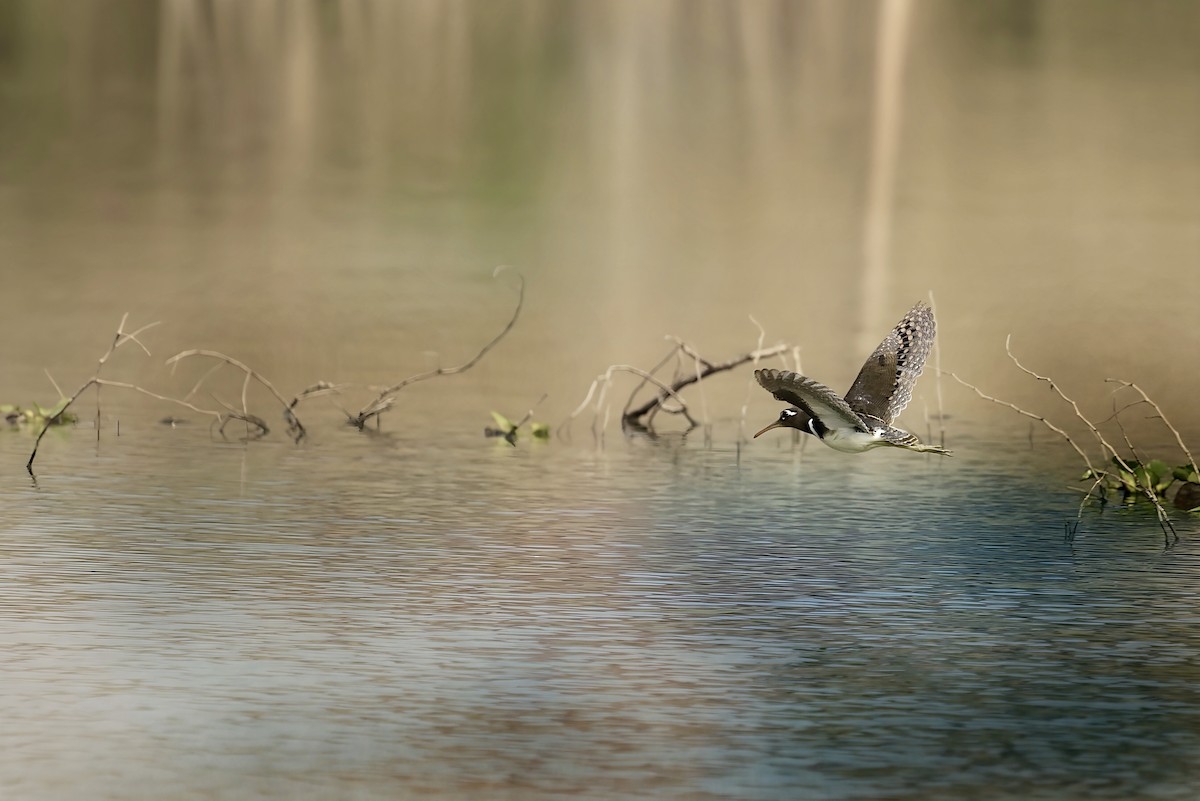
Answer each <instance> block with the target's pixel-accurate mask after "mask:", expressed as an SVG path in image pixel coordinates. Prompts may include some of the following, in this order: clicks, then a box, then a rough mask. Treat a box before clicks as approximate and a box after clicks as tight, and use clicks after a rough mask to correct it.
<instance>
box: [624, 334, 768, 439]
mask: <svg viewBox="0 0 1200 801" xmlns="http://www.w3.org/2000/svg"><path fill="white" fill-rule="evenodd" d="M788 347H789V346H788V345H784V344H779V345H773V346H772V347H769V348H759V349H757V350H753V351H750V352H749V353H743V354H741V355H739V356H735V357H734V358H732V359H729V360H728V361H724V362H720V363H713V362H708V361H704V362H703V364H704V365H705V366H704V367H703V368H702V369H700V370H697V371H696V372H695V373H694V374H692V375H687V376H682V377H680V378H678V379H676V380H675V381H673V382H671V385H670V392H667V391H666V387H664V386H662V384H661V383H660V384H659V386H660V389H662V390H663V391H661V392H660V393H659V394H658V395H657V396H655V397H654V398H651V399H650V400H648V401H646V402H645V403H643V404H642V405H641V406H638V407H637V408H635V409H629V408H628V404H627V405H626V410H625V412H624V413H623V414H622V420H623V421H624V422H626V423H637V422H638V420H639V419H640V418H642V417H643V416H645V415H646V414H647V413H649V412H651V411H652V410H654V409H657V408H658V407H661V406H662V405H663V403H664V402H665V401H666V400H667V398H668V397H670V398H675V399H677V398H678V394H677V393H678V392H679V390H681V389H683V388H684V387H687V386H690V385H691V384H694V383H696V382H697V381H701V380H703V379H705V378H708V377H709V376H710V375H713V374H714V373H721V372H725V371H726V370H732V369H733V368H734V367H738V366H739V365H743V364H745V363H746V362H750V361H758V360H760V359H763V358H766V357H768V356H775V355H777V354H780V353H784V352H786V351H787V350H788ZM689 350H690V349H689ZM630 400H631V401H632V396H631V398H630ZM664 411H669V410H665V409H664ZM689 420H690V418H689Z"/></svg>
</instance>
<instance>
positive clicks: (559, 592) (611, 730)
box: [0, 429, 1200, 799]
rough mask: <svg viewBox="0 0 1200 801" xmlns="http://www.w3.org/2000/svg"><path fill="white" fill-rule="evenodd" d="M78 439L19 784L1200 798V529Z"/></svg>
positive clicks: (1017, 484) (45, 512)
mask: <svg viewBox="0 0 1200 801" xmlns="http://www.w3.org/2000/svg"><path fill="white" fill-rule="evenodd" d="M0 444H2V445H3V451H2V454H0V455H2V456H3V458H4V459H5V460H6V462H12V463H17V457H18V456H19V453H17V451H19V450H20V449H21V447H22V446H23V445H24V444H26V443H25V442H24V441H23V440H22V438H19V437H16V436H12V437H7V438H5V439H4V440H0ZM71 444H72V446H73V449H72V451H71V452H64V451H63V450H62V449H59V450H57V451H56V453H55V472H54V473H47V474H45V475H43V476H42V477H41V479H40V481H39V484H38V486H37V487H36V488H35V487H32V486H29V485H28V484H27V483H26V482H25V480H23V479H21V478H19V476H17V475H15V471H11V472H10V473H9V478H8V479H6V480H5V481H4V484H3V485H2V486H0V493H2V496H3V502H4V506H5V508H6V509H7V510H14V511H13V513H12V517H11V518H10V522H9V524H8V525H6V527H5V531H4V536H3V539H2V541H0V556H2V558H3V561H4V563H5V565H6V570H5V572H4V580H3V585H2V587H0V592H2V597H3V599H4V605H5V608H6V609H7V610H9V611H8V612H7V614H6V616H5V617H6V619H7V623H6V625H5V627H4V633H3V635H2V636H3V641H4V647H3V649H2V650H0V652H2V653H3V656H2V657H0V661H2V662H3V672H4V674H5V675H6V676H7V677H8V678H7V679H6V682H5V690H4V692H3V694H2V696H0V697H2V698H3V710H0V711H2V712H3V717H4V720H5V721H6V723H5V726H4V728H3V731H2V732H0V740H2V742H0V746H2V747H0V753H3V754H4V756H3V757H2V758H0V785H2V786H4V787H5V794H6V795H11V796H12V797H14V798H22V799H50V798H54V799H61V798H81V797H84V796H82V795H81V792H82V788H87V795H86V797H88V798H89V799H99V798H122V799H129V798H160V797H162V795H161V792H162V789H161V783H162V782H166V783H167V784H168V786H170V787H171V788H173V791H172V796H171V797H178V798H199V797H235V796H236V797H239V798H267V797H271V798H278V797H289V798H314V799H315V798H330V797H338V798H395V797H422V798H446V799H459V798H477V797H484V796H486V797H489V798H513V799H517V798H521V799H531V798H552V797H563V796H568V795H569V796H571V797H576V796H578V797H583V798H596V799H601V798H604V799H612V798H645V797H661V798H681V799H682V798H688V799H691V798H707V797H712V798H719V797H735V798H741V799H756V798H762V799H768V798H769V799H781V798H795V797H819V798H864V797H865V798H878V797H905V798H922V799H930V798H945V799H951V798H964V797H983V798H992V797H1014V798H1015V797H1047V798H1095V797H1113V798H1127V797H1133V796H1137V795H1138V794H1139V793H1140V792H1141V791H1142V790H1143V789H1144V788H1146V787H1148V786H1153V787H1155V788H1156V794H1161V797H1166V798H1170V797H1179V798H1183V797H1188V796H1190V794H1192V793H1194V792H1195V790H1196V789H1197V788H1196V785H1195V783H1194V777H1195V766H1196V764H1197V762H1196V759H1197V755H1198V754H1197V749H1198V748H1200V727H1198V726H1197V725H1196V722H1197V715H1200V690H1197V687H1198V686H1200V685H1198V684H1197V679H1198V678H1200V665H1198V660H1200V636H1198V635H1197V634H1196V624H1197V622H1200V621H1198V620H1197V619H1196V616H1195V615H1190V614H1188V613H1186V611H1181V610H1186V609H1188V608H1190V605H1191V604H1190V598H1191V595H1192V586H1193V584H1194V581H1193V578H1194V574H1195V570H1196V568H1197V566H1198V565H1197V561H1198V559H1200V557H1198V555H1197V553H1196V549H1195V548H1194V547H1193V546H1192V545H1191V543H1192V541H1193V540H1192V539H1190V538H1188V539H1185V540H1184V541H1183V542H1182V543H1181V544H1180V545H1179V546H1178V547H1177V548H1175V549H1174V550H1172V551H1169V552H1166V553H1163V552H1161V551H1160V550H1159V547H1160V546H1159V540H1158V537H1157V534H1156V532H1155V531H1154V528H1153V523H1152V516H1150V515H1141V516H1139V518H1140V519H1139V520H1137V521H1130V522H1123V521H1122V519H1121V517H1120V516H1119V515H1118V516H1115V517H1114V516H1113V515H1111V514H1108V515H1105V516H1103V517H1090V518H1088V520H1087V521H1086V522H1085V534H1084V536H1082V537H1081V539H1080V540H1079V541H1077V543H1076V544H1075V547H1074V548H1073V549H1072V548H1071V547H1068V546H1066V545H1065V544H1064V543H1063V541H1062V537H1061V530H1062V529H1061V527H1062V522H1063V520H1064V519H1065V518H1067V517H1070V516H1071V515H1072V514H1073V506H1072V500H1071V499H1070V497H1069V496H1068V497H1064V496H1062V495H1060V494H1058V493H1053V494H1049V495H1048V494H1046V493H1045V491H1044V490H1041V489H1038V488H1037V486H1038V485H1039V484H1040V482H1034V481H1031V482H1029V483H1025V482H1021V481H1014V480H1013V479H1011V478H1005V477H1003V476H1002V475H1001V474H1000V473H999V472H998V470H997V468H996V466H995V463H994V462H990V461H985V460H980V459H972V458H970V457H967V458H962V457H956V458H955V459H954V460H953V464H952V465H951V464H949V461H950V460H940V461H936V462H935V461H933V460H932V459H926V458H922V457H916V456H914V455H912V454H906V453H896V454H885V455H883V457H882V458H873V457H874V456H875V454H869V455H865V456H861V457H844V456H842V455H839V454H835V453H829V452H825V450H824V449H820V451H819V452H809V453H807V454H804V455H801V454H800V453H798V452H797V451H793V450H791V449H790V448H789V447H787V446H786V445H779V446H778V447H758V448H755V449H753V450H749V451H745V452H743V453H742V455H741V459H740V463H739V459H738V458H737V455H736V454H735V453H734V452H732V451H729V450H719V449H718V450H705V449H701V448H697V447H695V446H684V447H682V448H678V447H672V446H669V445H668V446H664V447H659V448H643V447H632V448H630V447H626V446H624V445H620V446H616V447H614V448H611V449H610V450H608V451H591V450H585V449H573V448H569V447H564V446H558V447H555V445H553V444H551V445H550V446H546V447H538V446H533V447H531V446H530V445H529V443H525V444H524V446H523V447H522V448H517V449H513V448H509V447H507V446H503V445H500V446H497V447H494V448H493V447H491V446H492V443H483V442H482V440H480V441H476V440H474V439H462V440H458V441H456V442H448V443H445V444H444V447H443V448H442V449H439V450H436V451H429V450H418V449H417V448H415V447H413V446H410V445H405V444H404V443H403V442H402V441H401V440H394V441H392V442H391V443H390V444H389V442H388V441H387V440H381V439H367V438H363V437H361V436H359V435H356V434H351V433H349V432H348V433H347V434H346V436H345V438H344V441H341V442H338V443H336V445H335V444H332V443H329V444H326V445H321V446H311V447H308V448H306V449H305V448H302V449H298V450H297V449H292V448H291V447H290V446H278V447H271V446H269V445H266V446H261V447H260V446H256V447H253V448H250V449H249V450H246V451H243V450H242V449H241V448H220V447H214V446H211V445H209V444H208V442H207V438H206V437H205V436H204V434H203V432H201V431H185V430H183V429H179V430H176V431H171V430H170V429H162V430H161V431H159V432H150V433H148V434H145V435H142V436H138V437H133V438H130V437H122V438H121V440H119V441H112V440H110V441H107V442H106V443H105V444H104V445H103V447H102V448H101V451H100V454H99V456H96V455H93V454H91V453H88V452H87V449H86V448H79V447H78V445H79V443H74V442H73V443H71ZM172 452H178V453H188V454H194V455H195V458H192V457H191V456H189V458H186V459H180V458H175V457H173V456H171V455H170V454H171V453H172ZM1014 455H1015V454H1014ZM1002 458H1003V459H1004V461H1005V462H1006V463H1011V462H1012V459H1013V456H1002ZM62 753H70V754H72V758H71V759H70V760H67V761H65V762H64V761H62V760H60V759H59V758H58V757H59V755H61V754H62Z"/></svg>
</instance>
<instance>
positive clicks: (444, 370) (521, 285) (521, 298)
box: [348, 266, 525, 430]
mask: <svg viewBox="0 0 1200 801" xmlns="http://www.w3.org/2000/svg"><path fill="white" fill-rule="evenodd" d="M504 269H505V268H504V267H503V266H501V267H497V268H496V270H495V272H493V273H492V275H493V277H495V276H498V275H499V274H500V273H501V271H503V270H504ZM517 280H518V285H517V305H516V308H514V309H513V313H512V317H510V318H509V320H508V323H507V324H506V325H505V326H504V328H502V329H501V330H500V333H498V334H496V336H494V337H492V339H491V340H490V341H489V342H488V343H487V344H486V345H484V346H483V347H482V348H481V349H480V350H479V352H478V353H476V354H475V355H474V356H472V357H471V358H470V359H468V360H467V361H466V362H464V363H463V364H460V365H458V366H457V367H438V368H436V369H434V370H427V371H425V372H423V373H417V374H416V375H411V376H409V377H408V378H405V379H404V380H402V381H399V382H397V383H395V384H393V385H392V386H390V387H387V388H386V389H384V390H383V391H382V392H380V393H379V396H378V397H377V398H375V400H373V401H371V402H370V403H368V404H367V405H366V406H364V407H363V408H362V409H361V410H360V411H359V412H358V414H356V415H353V416H351V417H350V418H349V420H348V422H349V423H350V424H351V425H353V426H354V427H355V428H357V429H359V430H362V429H363V427H364V426H366V424H367V422H369V421H370V420H371V418H373V417H375V418H377V417H378V416H379V415H381V414H383V413H384V412H386V411H387V410H388V409H390V408H392V405H393V404H394V403H395V402H396V393H398V392H399V391H400V390H402V389H404V388H405V387H407V386H408V385H409V384H415V383H417V382H418V381H427V380H429V379H431V378H437V377H438V376H443V375H456V374H458V373H465V372H466V371H467V370H470V369H471V368H472V367H474V366H475V365H476V363H478V362H479V360H480V359H482V358H483V357H484V356H485V355H487V352H488V351H490V350H491V349H492V348H494V347H495V346H496V345H497V344H498V343H499V342H500V340H502V339H504V337H505V336H506V335H507V334H508V332H509V331H511V330H512V327H513V326H514V325H515V324H516V322H517V318H518V317H520V316H521V307H522V306H523V305H524V303H525V278H524V277H523V276H522V275H520V274H519V273H518V274H517Z"/></svg>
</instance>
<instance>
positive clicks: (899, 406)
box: [846, 303, 937, 426]
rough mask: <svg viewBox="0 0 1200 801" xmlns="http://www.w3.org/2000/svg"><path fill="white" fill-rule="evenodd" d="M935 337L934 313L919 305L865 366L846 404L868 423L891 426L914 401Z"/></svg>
mask: <svg viewBox="0 0 1200 801" xmlns="http://www.w3.org/2000/svg"><path fill="white" fill-rule="evenodd" d="M935 336H937V324H936V323H935V322H934V320H933V310H932V309H930V308H929V307H928V306H926V305H925V304H924V303H917V305H916V306H913V307H912V310H911V311H909V313H908V314H906V315H904V319H903V320H901V321H900V322H899V323H897V324H896V327H895V328H893V329H892V333H890V334H888V335H887V338H886V339H885V340H883V342H880V343H879V347H878V348H876V349H875V352H874V353H872V354H871V356H870V358H868V359H867V361H866V364H864V365H863V366H862V370H860V371H859V373H858V378H855V379H854V383H853V384H851V385H850V391H849V392H847V393H846V403H847V404H848V405H849V406H850V408H851V409H853V410H854V411H855V412H857V413H858V414H859V415H860V416H861V417H863V418H864V419H865V420H868V421H871V422H873V421H874V420H878V421H879V422H881V423H882V424H883V425H885V426H890V425H891V424H892V422H893V421H895V419H896V418H897V417H899V416H900V413H901V412H903V411H904V408H905V407H906V406H908V403H909V401H911V400H912V392H913V385H914V384H916V383H917V378H918V377H919V376H920V375H921V370H922V369H924V367H925V360H926V359H927V358H928V357H929V351H930V349H931V348H932V347H933V339H934V337H935Z"/></svg>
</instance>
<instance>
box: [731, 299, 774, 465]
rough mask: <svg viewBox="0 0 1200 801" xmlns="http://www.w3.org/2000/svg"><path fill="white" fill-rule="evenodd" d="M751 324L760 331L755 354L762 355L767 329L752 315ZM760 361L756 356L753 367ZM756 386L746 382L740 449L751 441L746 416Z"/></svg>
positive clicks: (750, 381) (739, 430)
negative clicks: (747, 434)
mask: <svg viewBox="0 0 1200 801" xmlns="http://www.w3.org/2000/svg"><path fill="white" fill-rule="evenodd" d="M750 322H752V323H754V327H755V328H757V329H758V339H757V340H756V341H755V345H754V353H755V354H761V352H762V349H763V341H764V340H765V339H766V338H767V329H765V328H763V327H762V324H761V323H759V322H758V320H755V319H754V315H753V314H752V315H750ZM760 360H761V357H760V356H756V357H755V358H754V359H753V360H752V366H753V367H758V363H759V361H760ZM754 384H755V382H754V379H753V378H751V379H749V380H747V381H746V399H745V400H743V401H742V415H741V417H739V418H738V443H739V447H740V444H741V443H742V442H748V441H749V440H747V439H746V416H747V415H748V414H749V413H750V393H752V392H753V391H754ZM738 455H739V456H740V455H741V451H740V449H739V451H738Z"/></svg>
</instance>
